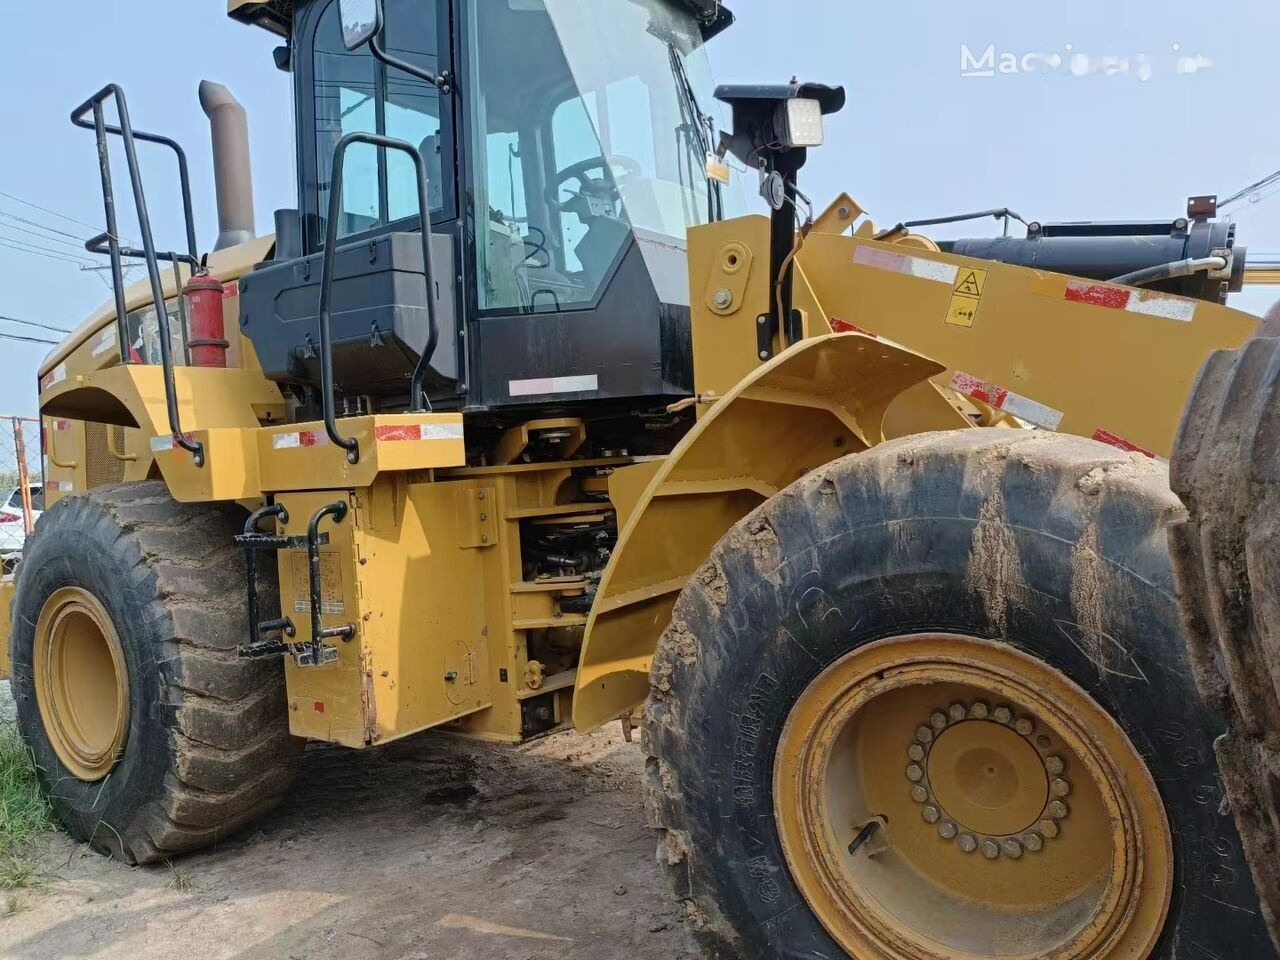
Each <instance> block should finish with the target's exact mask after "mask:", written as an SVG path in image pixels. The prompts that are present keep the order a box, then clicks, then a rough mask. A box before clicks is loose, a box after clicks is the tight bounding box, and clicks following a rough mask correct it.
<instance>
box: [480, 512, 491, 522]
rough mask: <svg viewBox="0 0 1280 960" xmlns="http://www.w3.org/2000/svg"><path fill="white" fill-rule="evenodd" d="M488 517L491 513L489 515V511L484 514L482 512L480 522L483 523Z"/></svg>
mask: <svg viewBox="0 0 1280 960" xmlns="http://www.w3.org/2000/svg"><path fill="white" fill-rule="evenodd" d="M488 519H489V515H488V514H487V513H482V514H480V522H481V523H484V522H485V521H486V520H488Z"/></svg>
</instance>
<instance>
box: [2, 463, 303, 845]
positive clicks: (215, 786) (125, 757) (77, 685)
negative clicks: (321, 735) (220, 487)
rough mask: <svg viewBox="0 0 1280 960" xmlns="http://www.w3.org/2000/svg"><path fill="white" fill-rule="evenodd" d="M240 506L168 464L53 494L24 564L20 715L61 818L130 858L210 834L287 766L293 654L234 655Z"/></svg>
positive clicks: (19, 597)
mask: <svg viewBox="0 0 1280 960" xmlns="http://www.w3.org/2000/svg"><path fill="white" fill-rule="evenodd" d="M243 522H244V513H243V511H242V510H240V509H239V508H238V507H236V506H235V505H212V506H210V505H186V504H179V503H177V502H175V501H174V500H173V499H172V498H171V497H170V496H169V494H168V492H167V490H166V489H165V486H164V484H163V483H160V482H147V483H138V484H124V485H117V486H110V487H102V488H99V489H96V490H93V491H91V492H89V493H86V494H80V495H76V496H72V497H67V498H66V499H64V500H61V501H59V502H58V503H57V504H55V505H54V506H53V507H52V508H51V509H50V510H49V511H47V512H46V513H45V514H44V515H43V516H42V517H41V518H40V521H39V523H38V525H37V527H36V531H35V534H34V535H33V537H32V538H31V541H30V542H29V543H28V545H27V548H26V551H25V555H24V558H23V561H22V563H21V565H20V566H19V568H18V578H17V593H16V597H15V600H14V605H13V630H12V635H11V640H10V643H11V654H12V658H13V694H14V699H15V701H16V705H17V716H18V724H19V728H20V730H21V733H22V736H23V738H24V740H25V741H26V743H27V744H28V745H29V746H30V748H31V749H32V751H33V752H34V755H35V760H36V764H37V767H38V772H39V777H40V782H41V785H42V787H43V788H44V791H45V793H46V795H47V796H48V798H49V802H50V803H51V804H52V806H53V809H54V812H55V813H56V814H57V816H58V818H59V819H60V820H61V821H62V823H63V824H65V826H66V828H67V829H68V831H70V833H71V834H72V835H73V836H75V837H76V838H78V839H81V840H84V841H87V842H88V843H90V844H91V845H92V846H93V847H94V848H95V849H97V850H99V851H101V852H103V853H107V854H110V855H111V856H113V857H116V858H118V859H120V860H123V861H125V862H128V863H149V862H152V861H156V860H160V859H164V858H168V857H171V856H173V855H175V854H179V853H183V852H186V851H189V850H194V849H197V848H200V847H204V846H207V845H210V844H213V843H215V842H217V841H218V840H220V839H222V838H224V837H226V836H228V835H229V834H231V833H232V832H233V831H235V830H236V829H237V828H239V827H241V826H243V825H244V824H246V823H248V822H249V821H251V820H253V819H254V818H255V817H257V816H259V815H260V814H261V813H263V812H264V811H266V810H268V809H270V808H271V807H272V806H274V805H275V804H276V803H277V802H279V800H280V799H281V797H282V796H283V794H284V792H285V790H286V789H287V788H288V786H289V784H290V782H291V781H292V779H293V775H294V768H295V760H296V758H297V757H298V755H299V754H300V752H301V749H302V746H303V744H302V741H300V740H297V739H295V738H293V737H291V736H290V735H289V729H288V721H287V707H286V702H285V687H284V672H283V667H282V664H281V662H280V661H279V660H258V661H247V660H240V659H239V658H238V657H237V655H236V645H237V643H238V642H239V641H240V639H241V638H242V637H243V636H245V635H247V632H248V625H247V619H246V610H245V607H246V604H245V600H244V575H245V574H244V561H243V555H242V553H241V551H240V550H238V549H237V548H236V547H235V546H234V544H233V541H232V538H233V537H234V536H235V534H236V533H238V532H240V529H241V527H242V526H243ZM272 602H274V600H273V599H272V598H264V604H270V603H272ZM264 609H270V607H267V606H264ZM86 662H88V663H90V664H92V667H91V668H90V669H84V664H85V663H86ZM104 674H105V675H107V676H108V677H114V680H108V681H104V680H103V679H102V678H103V675H104ZM121 678H124V679H121ZM112 683H114V684H115V685H114V687H113V686H112ZM113 691H114V692H113ZM51 704H55V705H54V706H51ZM113 724H114V725H115V726H116V727H117V732H116V735H115V736H114V738H113V737H112V736H111V733H110V730H111V728H112V726H113Z"/></svg>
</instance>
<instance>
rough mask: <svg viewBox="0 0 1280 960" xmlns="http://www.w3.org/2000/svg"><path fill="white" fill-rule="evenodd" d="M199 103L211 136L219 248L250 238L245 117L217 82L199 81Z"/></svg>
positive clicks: (250, 195)
mask: <svg viewBox="0 0 1280 960" xmlns="http://www.w3.org/2000/svg"><path fill="white" fill-rule="evenodd" d="M200 106H201V107H202V108H203V109H204V112H205V115H206V116H207V117H208V118H209V130H210V133H211V135H212V138H213V179H214V186H215V190H216V191H217V195H218V240H217V242H216V243H215V244H214V246H213V249H215V250H222V249H223V248H225V247H232V246H235V245H236V244H237V243H244V242H245V241H246V240H252V239H253V238H254V236H256V234H255V233H254V228H253V175H252V172H251V170H250V167H249V120H248V117H247V115H246V114H245V110H244V107H243V106H241V104H240V101H239V100H237V99H236V98H235V97H234V96H232V95H231V91H230V90H228V89H227V88H226V87H224V86H223V85H222V84H220V83H213V82H211V81H209V80H203V81H201V83H200Z"/></svg>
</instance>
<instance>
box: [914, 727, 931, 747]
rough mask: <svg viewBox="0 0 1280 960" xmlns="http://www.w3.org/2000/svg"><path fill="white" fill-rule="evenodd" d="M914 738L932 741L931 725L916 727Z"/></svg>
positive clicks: (921, 740)
mask: <svg viewBox="0 0 1280 960" xmlns="http://www.w3.org/2000/svg"><path fill="white" fill-rule="evenodd" d="M916 739H917V740H919V741H920V742H921V743H932V742H933V727H929V726H924V725H921V726H919V727H916Z"/></svg>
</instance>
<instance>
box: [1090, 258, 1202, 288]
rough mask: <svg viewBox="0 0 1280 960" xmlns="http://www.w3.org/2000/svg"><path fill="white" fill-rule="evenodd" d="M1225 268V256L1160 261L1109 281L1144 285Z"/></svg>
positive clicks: (1132, 285) (1137, 285)
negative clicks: (1152, 265)
mask: <svg viewBox="0 0 1280 960" xmlns="http://www.w3.org/2000/svg"><path fill="white" fill-rule="evenodd" d="M1226 268H1227V258H1226V257H1199V258H1193V259H1189V260H1174V261H1173V262H1171V263H1161V264H1158V265H1157V266H1154V267H1147V268H1145V269H1143V270H1135V271H1133V272H1132V273H1126V274H1124V275H1123V276H1120V277H1116V278H1115V279H1114V280H1112V281H1111V282H1112V283H1122V284H1125V285H1126V286H1130V287H1145V286H1146V285H1147V284H1149V283H1159V282H1160V281H1161V280H1173V279H1174V278H1176V277H1189V276H1191V275H1192V274H1193V273H1200V272H1201V271H1205V270H1225V269H1226Z"/></svg>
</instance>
